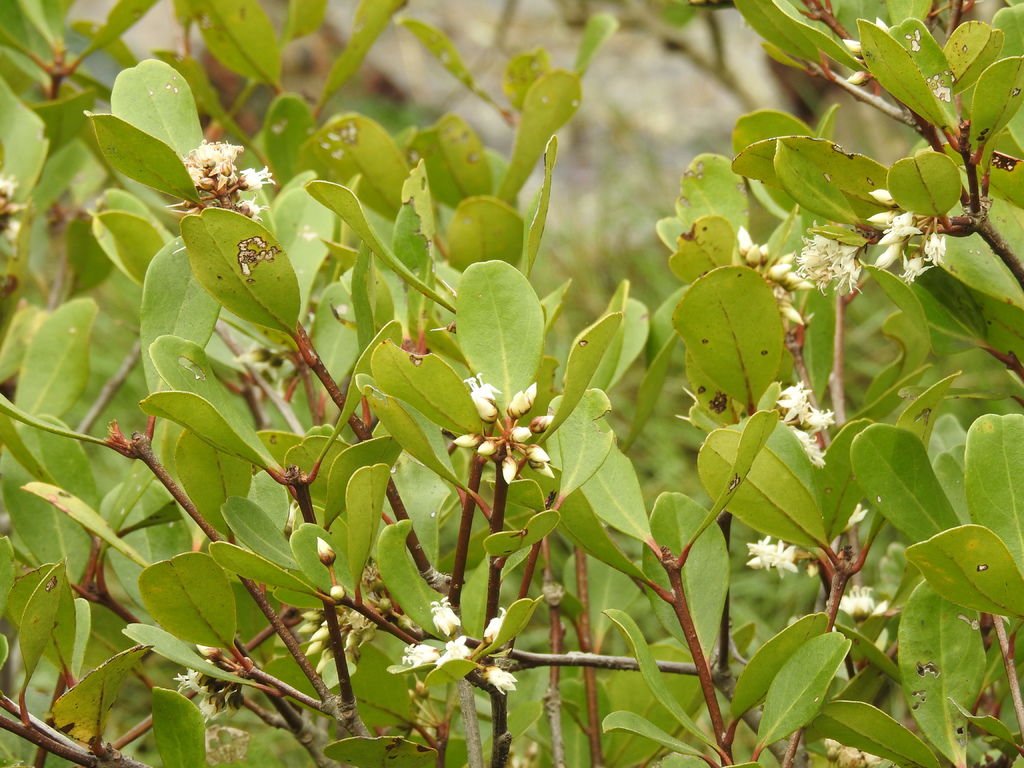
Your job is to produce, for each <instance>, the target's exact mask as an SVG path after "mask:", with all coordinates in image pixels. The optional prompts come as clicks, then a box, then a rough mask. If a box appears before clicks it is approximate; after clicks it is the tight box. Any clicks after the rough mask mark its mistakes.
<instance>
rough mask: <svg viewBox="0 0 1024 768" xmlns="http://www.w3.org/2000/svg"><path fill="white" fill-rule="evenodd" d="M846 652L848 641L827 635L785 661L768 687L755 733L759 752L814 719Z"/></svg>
mask: <svg viewBox="0 0 1024 768" xmlns="http://www.w3.org/2000/svg"><path fill="white" fill-rule="evenodd" d="M849 650H850V641H849V640H847V639H846V638H845V637H843V636H842V635H840V634H838V633H835V632H830V633H828V634H824V635H819V636H817V637H814V638H811V639H810V640H808V641H807V642H805V643H804V644H803V645H802V646H801V647H800V648H799V649H798V650H797V651H796V652H795V653H794V654H793V655H792V656H790V657H789V660H788V661H786V663H785V664H783V665H782V668H781V669H780V670H779V673H778V674H777V675H776V676H775V679H774V680H772V683H771V685H770V686H769V687H768V694H767V696H766V698H765V702H764V713H763V714H762V716H761V724H760V726H759V727H758V729H757V743H758V749H759V750H760V749H763V748H764V747H765V746H767V745H768V744H771V743H772V742H773V741H777V740H778V739H781V738H784V737H786V736H788V735H789V734H791V733H793V731H795V730H797V729H798V728H802V727H803V726H805V725H807V723H809V722H810V721H811V720H812V719H814V717H815V715H817V714H818V712H819V711H820V710H821V707H822V705H823V704H824V701H825V695H826V694H827V693H828V689H829V685H830V684H831V683H832V678H833V677H835V674H836V672H838V671H839V667H840V666H842V663H843V659H844V658H845V657H846V654H847V653H848V652H849Z"/></svg>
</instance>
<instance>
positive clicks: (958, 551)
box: [907, 525, 1024, 616]
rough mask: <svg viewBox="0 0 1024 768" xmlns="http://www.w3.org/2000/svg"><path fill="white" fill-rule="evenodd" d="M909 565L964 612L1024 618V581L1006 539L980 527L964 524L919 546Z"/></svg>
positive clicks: (910, 552)
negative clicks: (970, 610)
mask: <svg viewBox="0 0 1024 768" xmlns="http://www.w3.org/2000/svg"><path fill="white" fill-rule="evenodd" d="M907 560H909V561H910V562H911V563H913V564H914V565H916V566H917V568H918V570H919V571H921V574H922V575H923V576H924V577H925V579H926V580H927V581H928V584H929V585H930V586H931V588H932V589H933V590H935V591H936V592H937V593H938V594H940V595H941V596H942V597H943V598H945V599H946V600H948V601H949V602H951V603H955V604H956V605H961V606H963V607H964V608H971V609H973V610H975V611H982V612H985V613H994V614H997V615H1002V616H1024V577H1022V576H1021V573H1020V569H1019V568H1018V567H1017V564H1016V563H1015V562H1014V560H1013V557H1012V556H1011V555H1010V551H1009V550H1008V549H1007V548H1006V545H1005V544H1004V543H1003V542H1002V541H1001V540H1000V538H999V537H998V536H997V535H996V534H995V533H993V532H992V531H991V530H989V529H988V528H985V527H983V526H980V525H962V526H959V527H958V528H951V529H950V530H948V531H943V532H942V533H940V534H937V535H935V536H933V537H932V538H930V539H928V540H927V541H923V542H921V543H920V544H915V545H914V546H912V547H910V548H909V549H908V550H907Z"/></svg>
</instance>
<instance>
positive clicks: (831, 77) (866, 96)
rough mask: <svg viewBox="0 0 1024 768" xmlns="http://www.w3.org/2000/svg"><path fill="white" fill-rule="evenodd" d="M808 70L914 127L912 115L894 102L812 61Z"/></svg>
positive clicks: (863, 102)
mask: <svg viewBox="0 0 1024 768" xmlns="http://www.w3.org/2000/svg"><path fill="white" fill-rule="evenodd" d="M808 72H810V73H811V74H812V75H816V76H818V77H823V78H825V79H826V80H828V81H829V82H831V83H832V84H833V85H837V86H839V87H840V88H842V89H843V90H844V91H846V92H847V93H848V94H850V95H851V96H852V97H853V98H855V99H856V100H857V101H859V102H861V103H862V104H867V105H868V106H869V107H872V108H874V109H876V110H878V111H879V112H881V113H882V114H883V115H886V116H887V117H891V118H892V119H893V120H896V121H898V122H900V123H903V124H904V125H909V126H910V127H911V128H915V127H916V126H917V123H916V122H915V121H914V117H913V115H911V114H910V112H909V111H908V110H906V109H904V108H903V107H900V106H897V105H895V104H891V103H889V102H888V101H886V100H885V99H883V98H882V97H881V96H876V95H875V94H873V93H871V92H870V91H866V90H864V89H863V88H861V87H859V86H856V85H854V84H853V83H851V82H848V81H847V80H846V78H844V77H840V76H838V75H835V74H833V73H832V72H831V71H829V70H825V69H823V68H822V67H820V66H818V65H817V64H813V63H811V64H808Z"/></svg>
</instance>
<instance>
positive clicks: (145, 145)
mask: <svg viewBox="0 0 1024 768" xmlns="http://www.w3.org/2000/svg"><path fill="white" fill-rule="evenodd" d="M89 117H90V119H91V120H92V127H93V129H94V130H95V131H96V141H97V142H98V143H99V145H100V150H101V151H102V152H103V155H104V156H105V157H106V158H107V160H108V161H109V162H110V164H111V165H112V166H113V167H114V170H116V171H119V172H121V173H123V174H124V175H125V176H127V177H128V178H130V179H134V180H135V181H137V182H139V183H140V184H145V185H146V186H147V187H152V188H153V189H155V190H157V191H158V192H164V193H166V194H168V195H171V196H172V197H176V198H178V199H179V200H190V201H192V202H194V203H198V202H199V195H198V193H197V192H196V185H195V184H194V183H193V181H192V177H191V176H189V175H188V171H187V170H185V164H184V163H182V161H181V158H180V157H178V155H177V154H176V153H175V151H174V150H173V149H171V147H169V146H167V144H165V143H164V142H162V141H160V139H157V138H155V137H153V136H150V135H149V134H148V133H146V132H145V131H141V130H139V129H138V128H136V127H135V126H134V125H132V124H131V123H128V122H125V121H124V120H122V119H120V118H118V117H114V116H113V115H93V114H90V115H89Z"/></svg>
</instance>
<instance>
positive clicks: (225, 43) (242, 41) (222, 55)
mask: <svg viewBox="0 0 1024 768" xmlns="http://www.w3.org/2000/svg"><path fill="white" fill-rule="evenodd" d="M184 2H185V3H187V5H188V6H190V13H191V15H192V16H194V17H197V18H198V19H199V20H200V23H199V24H198V25H197V26H198V27H199V31H200V32H201V33H202V35H203V42H205V43H206V45H207V47H208V48H209V49H210V52H211V53H212V54H213V55H214V56H216V57H217V59H218V60H219V61H220V62H221V63H222V64H223V65H224V66H225V67H227V68H228V69H230V70H232V71H234V72H237V73H238V74H240V75H244V76H245V77H250V78H252V79H254V80H258V81H259V82H262V83H269V84H275V83H277V82H278V81H279V80H280V79H281V50H280V48H279V47H278V45H277V33H276V31H275V30H274V26H273V24H271V23H270V18H269V17H268V16H267V14H266V12H265V11H264V10H263V8H262V7H261V6H260V4H259V2H258V0H218V2H216V3H207V2H204V1H203V0H184Z"/></svg>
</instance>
